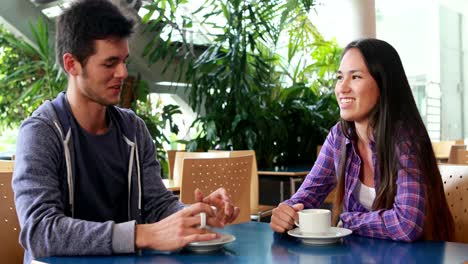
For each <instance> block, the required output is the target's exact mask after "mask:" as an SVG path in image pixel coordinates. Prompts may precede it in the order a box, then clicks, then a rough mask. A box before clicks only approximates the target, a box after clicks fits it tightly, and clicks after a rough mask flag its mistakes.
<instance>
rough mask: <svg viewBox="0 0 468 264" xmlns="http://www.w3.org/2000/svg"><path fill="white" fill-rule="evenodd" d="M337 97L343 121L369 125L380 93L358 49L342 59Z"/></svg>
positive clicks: (338, 75) (350, 51) (350, 50)
mask: <svg viewBox="0 0 468 264" xmlns="http://www.w3.org/2000/svg"><path fill="white" fill-rule="evenodd" d="M335 95H336V99H337V100H338V105H339V106H340V116H341V118H342V119H344V120H346V121H354V122H356V123H368V121H369V116H370V113H371V111H372V110H373V109H374V107H375V106H376V105H377V103H378V101H379V97H380V92H379V87H378V86H377V82H376V81H375V80H374V78H373V77H372V75H371V74H370V72H369V70H368V69H367V66H366V63H365V61H364V58H363V56H362V54H361V52H360V51H359V50H358V49H357V48H351V49H349V50H348V51H347V52H346V53H345V54H344V56H343V58H342V59H341V63H340V68H339V70H338V72H337V82H336V86H335Z"/></svg>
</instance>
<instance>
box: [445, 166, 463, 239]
mask: <svg viewBox="0 0 468 264" xmlns="http://www.w3.org/2000/svg"><path fill="white" fill-rule="evenodd" d="M439 170H440V174H441V175H442V181H443V183H444V191H445V197H446V198H447V203H448V205H449V208H450V212H451V213H452V215H453V220H454V221H455V241H456V242H462V243H468V202H467V200H468V166H467V165H453V164H439Z"/></svg>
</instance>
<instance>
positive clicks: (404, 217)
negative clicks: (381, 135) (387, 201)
mask: <svg viewBox="0 0 468 264" xmlns="http://www.w3.org/2000/svg"><path fill="white" fill-rule="evenodd" d="M340 127H341V126H340V125H339V124H337V125H335V126H334V127H333V128H332V129H331V131H330V133H329V134H328V136H327V139H326V140H325V142H324V144H323V146H322V150H321V151H320V155H319V157H318V159H317V161H316V162H315V165H314V166H313V168H312V170H311V171H310V172H309V174H308V175H307V177H306V179H305V180H304V183H303V184H302V185H301V187H300V188H299V190H298V191H297V192H296V193H295V194H294V195H293V196H292V197H291V198H290V199H289V200H286V201H285V203H286V204H288V205H293V204H296V203H303V204H304V206H305V208H318V207H320V205H321V204H322V202H323V200H324V199H325V198H326V196H327V195H328V193H330V192H331V191H332V190H333V188H334V187H335V186H336V183H337V172H338V166H339V160H340V156H341V154H340V151H341V149H342V147H341V146H342V144H343V143H345V144H346V151H347V159H346V176H345V177H346V180H345V194H344V195H345V196H344V200H343V207H344V208H343V212H344V213H342V214H341V216H340V218H341V221H342V223H343V227H345V228H348V229H351V230H353V232H354V233H355V234H359V235H362V236H368V237H375V238H384V239H392V240H398V241H408V242H409V241H414V240H416V239H418V238H420V237H421V235H422V233H423V226H424V220H425V210H426V200H425V195H424V189H425V184H424V183H423V182H422V175H421V170H420V169H419V167H418V165H417V161H418V158H417V157H416V155H415V153H414V152H413V151H412V147H411V145H412V143H411V140H410V138H409V137H404V136H402V138H401V141H400V142H399V143H398V146H397V155H398V157H399V161H400V166H399V167H398V179H397V186H398V187H397V194H396V196H395V202H394V204H393V208H392V209H389V210H383V209H382V210H376V211H369V210H367V209H366V208H364V207H363V206H362V205H361V204H360V203H359V201H358V199H357V197H355V196H354V194H353V191H354V189H355V188H356V186H357V183H358V181H359V172H360V170H361V163H362V161H361V158H360V157H359V155H358V154H357V152H356V147H357V146H355V145H354V144H353V142H352V141H350V140H348V139H347V138H345V136H344V135H343V133H342V132H341V128H340ZM370 148H371V150H372V161H373V166H374V182H375V185H376V186H378V184H379V171H378V169H377V168H378V166H377V156H376V151H375V143H374V142H371V143H370Z"/></svg>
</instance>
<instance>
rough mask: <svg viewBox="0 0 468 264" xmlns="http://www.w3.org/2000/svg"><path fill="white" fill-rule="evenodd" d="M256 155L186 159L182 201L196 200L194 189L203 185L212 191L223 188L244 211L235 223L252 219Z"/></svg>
mask: <svg viewBox="0 0 468 264" xmlns="http://www.w3.org/2000/svg"><path fill="white" fill-rule="evenodd" d="M252 162H253V159H252V156H243V157H232V158H229V157H227V158H212V159H210V158H208V159H207V158H201V159H200V158H185V159H184V161H183V164H184V165H183V169H182V184H181V186H180V200H181V201H182V202H183V203H186V204H192V203H195V197H194V192H195V189H197V188H199V189H200V190H201V191H202V192H203V193H206V194H208V193H211V192H213V191H215V190H216V189H218V188H220V187H223V188H225V189H226V191H227V192H228V193H229V195H230V198H231V200H232V202H233V203H234V204H235V205H236V206H238V207H239V208H240V209H241V210H240V214H239V216H238V218H237V219H236V221H234V223H242V222H248V221H250V178H251V176H252Z"/></svg>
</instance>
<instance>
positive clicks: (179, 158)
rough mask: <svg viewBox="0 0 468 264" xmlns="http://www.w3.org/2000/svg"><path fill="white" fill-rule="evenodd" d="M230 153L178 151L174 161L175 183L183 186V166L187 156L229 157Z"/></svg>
mask: <svg viewBox="0 0 468 264" xmlns="http://www.w3.org/2000/svg"><path fill="white" fill-rule="evenodd" d="M227 157H229V153H223V152H220V153H216V152H176V154H175V161H174V174H173V177H174V184H175V185H176V186H181V184H182V168H183V166H184V163H183V161H184V159H185V158H199V159H212V158H227Z"/></svg>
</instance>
